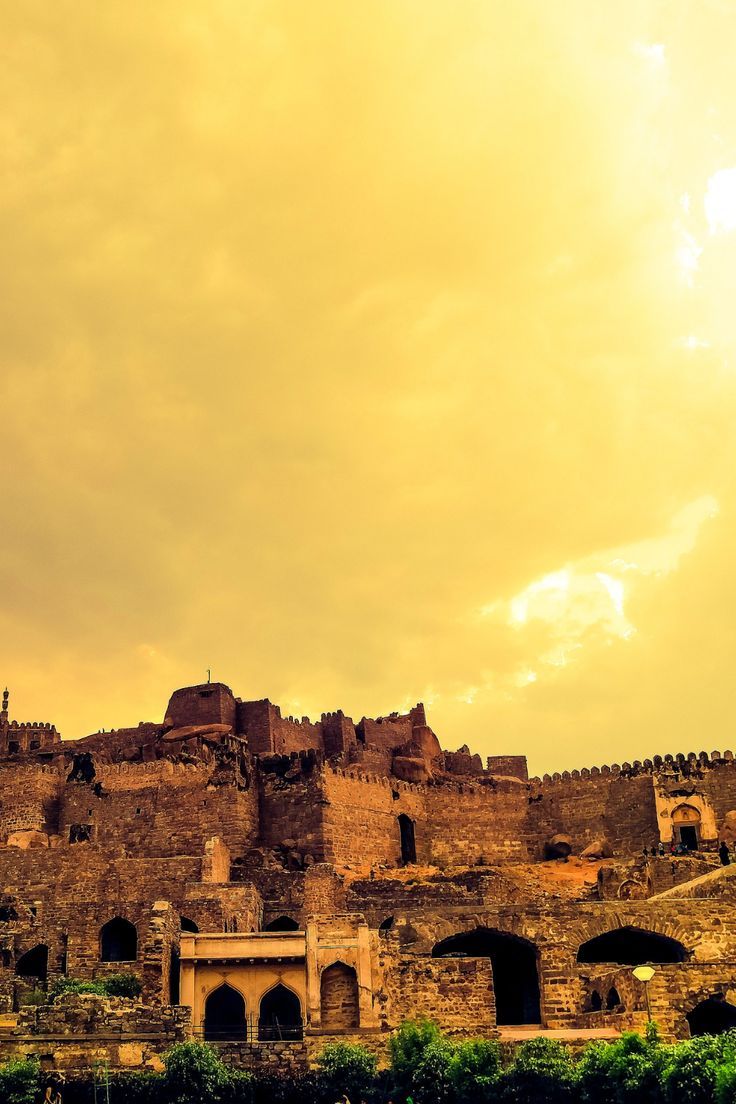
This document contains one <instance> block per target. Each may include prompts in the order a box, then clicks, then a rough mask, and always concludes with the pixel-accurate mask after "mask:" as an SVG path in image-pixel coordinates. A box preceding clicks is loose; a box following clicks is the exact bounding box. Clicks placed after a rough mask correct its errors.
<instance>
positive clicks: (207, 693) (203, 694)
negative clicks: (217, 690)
mask: <svg viewBox="0 0 736 1104" xmlns="http://www.w3.org/2000/svg"><path fill="white" fill-rule="evenodd" d="M213 694H214V690H200V691H199V696H200V698H211V697H212V695H213Z"/></svg>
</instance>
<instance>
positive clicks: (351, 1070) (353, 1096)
mask: <svg viewBox="0 0 736 1104" xmlns="http://www.w3.org/2000/svg"><path fill="white" fill-rule="evenodd" d="M317 1070H318V1086H317V1091H318V1094H319V1095H322V1096H329V1097H330V1098H331V1100H336V1099H337V1098H338V1097H340V1096H342V1094H343V1093H346V1094H347V1095H348V1097H349V1098H350V1100H352V1101H357V1100H360V1099H361V1097H363V1096H365V1095H366V1094H367V1092H368V1089H369V1088H370V1086H371V1084H372V1082H373V1079H374V1077H375V1076H376V1056H375V1054H371V1052H370V1051H369V1050H368V1049H367V1048H366V1047H364V1046H360V1044H355V1043H327V1045H326V1046H324V1047H323V1048H322V1050H321V1051H320V1053H319V1056H318V1058H317Z"/></svg>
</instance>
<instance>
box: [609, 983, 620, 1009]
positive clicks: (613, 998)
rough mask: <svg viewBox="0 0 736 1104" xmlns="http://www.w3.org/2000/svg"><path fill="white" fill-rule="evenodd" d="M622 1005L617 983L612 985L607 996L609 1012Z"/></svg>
mask: <svg viewBox="0 0 736 1104" xmlns="http://www.w3.org/2000/svg"><path fill="white" fill-rule="evenodd" d="M620 1005H621V997H620V996H619V992H618V989H617V988H616V986H615V985H612V986H611V988H610V989H609V990H608V996H607V997H606V1010H607V1011H608V1012H615V1011H616V1009H619V1008H620Z"/></svg>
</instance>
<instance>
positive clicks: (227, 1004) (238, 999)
mask: <svg viewBox="0 0 736 1104" xmlns="http://www.w3.org/2000/svg"><path fill="white" fill-rule="evenodd" d="M204 1037H205V1039H244V1038H245V999H244V998H243V994H242V993H241V992H240V991H239V990H238V989H235V988H234V987H233V986H232V985H228V983H227V982H226V981H224V982H223V983H222V984H221V985H218V986H217V988H216V989H213V990H212V991H211V992H210V993H209V994H208V996H207V999H206V1001H205V1002H204Z"/></svg>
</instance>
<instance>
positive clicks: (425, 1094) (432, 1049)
mask: <svg viewBox="0 0 736 1104" xmlns="http://www.w3.org/2000/svg"><path fill="white" fill-rule="evenodd" d="M454 1057H455V1046H454V1044H453V1043H451V1042H450V1040H449V1039H446V1038H444V1037H443V1036H440V1037H439V1038H438V1039H435V1040H434V1041H433V1042H431V1043H427V1045H426V1046H425V1048H424V1050H423V1051H422V1053H421V1056H420V1058H419V1060H418V1062H417V1064H416V1066H415V1067H414V1074H413V1076H412V1079H411V1095H412V1097H413V1098H414V1099H415V1100H416V1102H417V1104H452V1101H453V1100H454V1099H455V1086H454V1085H453V1082H452V1079H451V1076H450V1067H451V1065H452V1060H453V1058H454Z"/></svg>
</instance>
